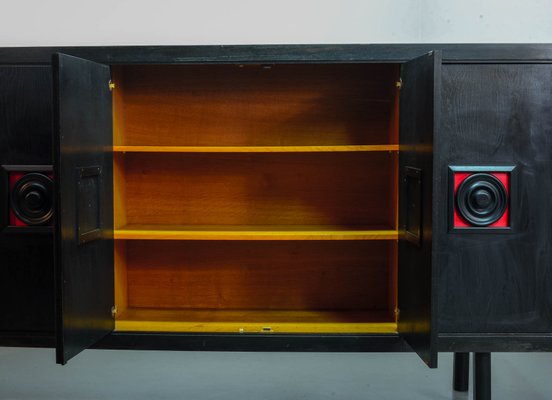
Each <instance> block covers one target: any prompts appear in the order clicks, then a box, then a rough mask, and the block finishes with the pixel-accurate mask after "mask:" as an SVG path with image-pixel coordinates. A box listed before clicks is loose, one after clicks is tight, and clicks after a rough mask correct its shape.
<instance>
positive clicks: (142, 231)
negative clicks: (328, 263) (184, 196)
mask: <svg viewBox="0 0 552 400" xmlns="http://www.w3.org/2000/svg"><path fill="white" fill-rule="evenodd" d="M114 238H115V239H127V240H396V239H398V232H397V231H396V230H375V229H363V228H362V227H345V226H326V225H321V226H317V225H312V226H301V225H271V226H261V225H250V226H245V225H239V226H232V225H127V226H124V227H122V228H119V229H115V233H114Z"/></svg>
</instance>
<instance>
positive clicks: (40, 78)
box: [0, 66, 55, 342]
mask: <svg viewBox="0 0 552 400" xmlns="http://www.w3.org/2000/svg"><path fill="white" fill-rule="evenodd" d="M51 104H52V85H51V69H50V68H49V67H46V66H45V67H39V66H0V165H29V164H33V165H45V164H51V163H52V155H51V149H52V146H51V136H52V119H51ZM3 178H5V177H4V176H3ZM0 207H1V209H0V212H1V213H2V214H3V215H2V218H1V219H2V220H4V219H7V213H8V190H7V182H6V181H5V180H3V181H2V182H0ZM52 245H53V242H52V234H51V233H50V234H48V233H45V234H35V233H29V232H17V233H16V232H12V233H7V232H1V231H0V316H1V318H0V342H2V341H3V340H4V338H6V337H8V336H9V337H10V338H15V337H17V336H20V335H23V332H29V333H30V332H34V333H38V332H44V333H45V334H46V333H48V332H49V333H50V334H51V333H52V332H53V331H54V327H55V325H54V262H53V250H52V248H53V247H52Z"/></svg>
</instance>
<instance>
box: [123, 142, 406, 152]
mask: <svg viewBox="0 0 552 400" xmlns="http://www.w3.org/2000/svg"><path fill="white" fill-rule="evenodd" d="M398 150H399V145H397V144H382V145H342V146H113V151H114V152H116V153H331V152H371V151H398Z"/></svg>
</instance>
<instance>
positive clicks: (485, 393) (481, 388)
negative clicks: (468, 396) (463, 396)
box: [473, 353, 491, 400]
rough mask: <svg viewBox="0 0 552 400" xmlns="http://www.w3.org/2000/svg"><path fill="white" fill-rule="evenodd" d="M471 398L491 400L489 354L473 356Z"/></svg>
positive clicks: (475, 354)
mask: <svg viewBox="0 0 552 400" xmlns="http://www.w3.org/2000/svg"><path fill="white" fill-rule="evenodd" d="M473 398H474V400H491V353H474V355H473Z"/></svg>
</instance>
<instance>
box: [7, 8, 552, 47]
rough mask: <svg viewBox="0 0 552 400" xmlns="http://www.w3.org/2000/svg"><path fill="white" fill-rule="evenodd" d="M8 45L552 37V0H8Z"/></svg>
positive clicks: (526, 39)
mask: <svg viewBox="0 0 552 400" xmlns="http://www.w3.org/2000/svg"><path fill="white" fill-rule="evenodd" d="M0 4H2V7H1V12H0V46H47V45H102V44H113V45H117V44H242V43H253V44H256V43H386V42H402V43H415V42H422V43H423V42H433V43H436V42H450V43H453V42H500V43H507V42H518V43H519V42H549V41H551V37H552V17H551V12H552V2H551V1H550V0H524V1H519V0H463V1H454V0H278V1H263V0H234V1H221V0H219V1H216V0H201V1H189V0H188V1H187V0H158V1H150V0H93V1H86V2H85V1H71V0H51V1H38V0H35V1H32V0H31V1H29V0H20V1H11V0H2V1H1V2H0Z"/></svg>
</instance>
